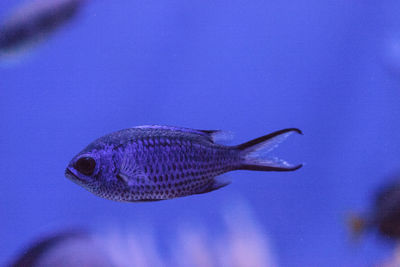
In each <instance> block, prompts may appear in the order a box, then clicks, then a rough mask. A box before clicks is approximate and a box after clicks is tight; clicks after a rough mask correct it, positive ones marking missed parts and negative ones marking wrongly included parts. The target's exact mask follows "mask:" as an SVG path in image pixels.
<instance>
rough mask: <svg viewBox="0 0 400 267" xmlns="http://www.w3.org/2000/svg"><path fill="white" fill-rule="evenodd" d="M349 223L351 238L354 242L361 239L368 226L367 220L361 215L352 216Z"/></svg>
mask: <svg viewBox="0 0 400 267" xmlns="http://www.w3.org/2000/svg"><path fill="white" fill-rule="evenodd" d="M347 223H348V226H349V229H350V234H351V238H352V239H353V240H358V239H360V237H361V235H362V233H363V232H364V231H365V229H366V226H367V223H366V220H365V219H364V218H363V217H362V216H360V215H359V214H350V215H349V218H348V220H347Z"/></svg>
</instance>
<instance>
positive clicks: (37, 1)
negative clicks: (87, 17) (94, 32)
mask: <svg viewBox="0 0 400 267" xmlns="http://www.w3.org/2000/svg"><path fill="white" fill-rule="evenodd" d="M86 2H87V0H32V1H31V2H27V3H26V4H25V5H23V6H21V7H19V8H18V9H17V10H16V11H15V12H14V13H13V14H12V15H10V16H9V17H8V19H6V20H5V21H4V22H3V23H2V24H0V57H1V58H10V57H12V56H14V55H16V54H21V52H23V51H25V50H27V48H29V47H31V46H34V45H36V44H37V43H39V42H42V41H44V40H46V39H47V38H48V37H50V36H51V35H52V34H54V33H55V32H57V31H58V30H59V29H61V28H62V27H63V26H64V25H65V24H67V23H69V22H70V21H71V20H73V19H74V18H75V17H76V16H77V14H78V13H79V11H80V10H81V8H82V7H83V6H84V4H85V3H86Z"/></svg>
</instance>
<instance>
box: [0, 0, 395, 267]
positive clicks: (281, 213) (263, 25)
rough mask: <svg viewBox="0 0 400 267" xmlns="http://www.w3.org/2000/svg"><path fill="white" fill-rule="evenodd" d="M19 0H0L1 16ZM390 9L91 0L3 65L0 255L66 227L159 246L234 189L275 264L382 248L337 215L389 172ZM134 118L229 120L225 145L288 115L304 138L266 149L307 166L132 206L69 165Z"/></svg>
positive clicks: (321, 262) (367, 259)
mask: <svg viewBox="0 0 400 267" xmlns="http://www.w3.org/2000/svg"><path fill="white" fill-rule="evenodd" d="M128 2H129V3H128ZM16 4H17V3H16V2H14V1H1V2H0V11H1V14H0V16H1V17H4V16H6V15H7V14H8V13H9V11H10V9H12V8H13V7H15V5H16ZM399 12H400V3H399V2H398V1H394V0H393V1H390V0H388V1H362V2H360V1H358V2H354V1H348V0H338V1H334V2H332V1H331V2H326V1H317V0H312V1H308V2H307V4H305V3H300V2H293V1H217V2H216V1H198V2H197V1H175V0H169V1H165V2H160V1H151V0H148V1H122V2H121V1H93V2H92V3H90V5H88V6H86V8H85V9H84V10H83V12H82V13H81V14H80V16H79V17H78V18H77V19H76V20H75V21H73V22H72V23H71V24H69V25H68V26H67V27H65V28H64V29H63V30H61V31H60V32H58V33H57V34H55V35H54V36H53V37H52V38H50V40H48V41H46V42H44V43H43V44H41V45H40V46H38V47H37V48H36V49H34V50H32V51H31V52H30V54H29V55H28V56H26V57H24V58H21V59H20V62H19V63H18V64H13V65H10V66H9V65H4V66H1V68H0V116H1V117H0V125H1V133H0V150H1V160H0V188H1V194H0V237H1V241H0V264H1V263H4V262H8V261H9V260H10V259H11V258H12V257H13V256H14V255H15V254H16V253H17V252H19V251H20V249H21V248H22V247H24V246H25V245H26V244H27V243H29V242H30V241H31V240H32V239H34V238H36V237H38V236H39V235H40V234H42V233H46V232H47V231H50V230H54V229H62V228H63V227H65V226H68V225H79V226H85V227H88V228H101V227H106V226H109V225H117V226H121V227H131V225H133V226H135V225H152V226H153V227H154V228H155V229H157V232H158V233H159V235H158V236H159V237H160V243H163V244H165V245H164V247H167V245H168V241H169V240H170V239H173V238H174V237H173V236H171V235H168V233H170V232H171V231H172V230H171V229H174V227H175V226H176V225H178V224H179V222H181V221H183V220H189V221H190V220H192V221H201V222H203V223H204V224H206V225H208V226H209V227H210V228H211V229H212V231H215V232H218V231H222V230H223V229H222V227H223V226H221V224H218V223H217V224H213V222H214V221H215V220H217V217H218V214H219V213H220V212H221V209H223V207H224V206H226V205H228V206H229V203H233V202H234V201H236V200H237V198H240V199H244V200H245V201H246V202H247V203H248V205H250V206H251V207H252V209H253V212H254V214H255V216H256V217H257V218H258V220H259V222H260V223H261V225H262V227H263V228H264V230H265V232H266V233H268V236H269V238H270V239H271V242H272V243H273V245H274V247H275V252H276V257H277V258H278V261H279V263H280V265H281V266H367V265H371V264H373V263H376V262H379V261H381V260H382V259H385V258H386V257H388V256H389V255H390V253H391V250H392V246H391V245H390V243H388V242H385V240H381V239H379V238H377V237H375V236H374V235H373V234H372V235H368V236H366V237H365V238H364V239H363V240H362V241H361V242H360V244H358V245H356V246H354V245H353V244H351V242H350V241H349V234H348V229H347V228H346V216H347V214H348V213H349V212H352V211H356V212H357V211H361V212H362V211H366V210H367V209H368V207H369V204H370V201H371V197H372V194H373V192H374V190H376V188H377V186H379V185H381V184H382V183H383V182H384V181H385V179H386V177H387V175H390V174H391V173H393V172H395V171H398V170H399V169H400V164H399V158H400V141H399V138H398V133H399V131H400V124H399V115H400V105H399V100H400V90H399V77H400V62H399V61H400V57H397V58H396V55H395V54H393V53H394V52H393V51H395V49H392V48H393V46H396V40H397V41H399V40H400V39H396V38H398V37H399V36H400V35H399V33H400V22H399V21H398V16H397V15H398V14H399ZM397 45H399V44H397ZM397 56H398V55H397ZM143 124H165V125H176V126H185V127H192V128H198V129H224V130H229V131H232V132H233V133H234V136H235V138H234V140H233V141H232V142H233V143H241V142H244V141H247V140H249V139H252V138H255V137H258V136H261V135H264V134H267V133H269V132H271V131H274V130H278V129H281V128H286V127H298V128H300V129H302V130H303V132H304V133H305V135H304V136H292V137H291V138H290V140H288V141H287V142H286V143H285V144H283V145H282V146H281V147H280V148H279V150H278V151H277V153H278V154H279V156H280V157H283V158H285V159H288V160H289V161H291V162H293V163H299V162H304V163H305V166H304V167H303V168H302V169H301V170H299V171H296V172H291V173H262V172H246V171H240V172H234V173H231V174H229V175H228V177H229V179H231V180H232V181H233V182H232V184H231V185H230V186H228V187H226V188H224V189H221V190H218V191H215V192H212V193H209V194H205V195H198V196H193V197H186V198H180V199H175V200H170V201H161V202H155V203H137V204H134V203H117V202H112V201H109V200H105V199H101V198H98V197H96V196H94V195H92V194H91V193H89V192H87V191H86V190H84V189H83V188H81V187H79V186H77V185H76V184H74V183H72V182H71V181H69V180H68V179H66V178H65V177H64V169H65V167H66V165H67V163H68V161H69V160H70V159H71V158H72V157H73V156H74V155H75V154H76V153H77V152H79V151H80V149H82V148H83V147H84V146H86V145H87V144H88V143H90V142H91V141H93V140H94V139H95V138H97V137H100V136H102V135H104V134H107V133H110V132H112V131H115V130H119V129H123V128H128V127H131V126H136V125H143Z"/></svg>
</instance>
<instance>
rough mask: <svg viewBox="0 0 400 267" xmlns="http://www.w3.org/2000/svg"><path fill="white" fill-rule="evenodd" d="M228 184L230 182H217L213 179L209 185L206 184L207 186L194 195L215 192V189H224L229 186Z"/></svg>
mask: <svg viewBox="0 0 400 267" xmlns="http://www.w3.org/2000/svg"><path fill="white" fill-rule="evenodd" d="M230 183H231V182H230V181H219V180H216V179H214V180H213V181H212V182H211V183H210V184H208V185H207V186H205V187H203V188H202V189H201V190H199V191H198V192H197V193H196V194H204V193H209V192H211V191H215V190H217V189H220V188H222V187H225V186H227V185H229V184H230Z"/></svg>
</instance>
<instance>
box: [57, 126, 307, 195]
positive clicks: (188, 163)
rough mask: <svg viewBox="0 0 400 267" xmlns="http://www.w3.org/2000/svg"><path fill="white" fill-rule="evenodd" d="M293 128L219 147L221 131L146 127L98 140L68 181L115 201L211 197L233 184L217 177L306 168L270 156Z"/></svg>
mask: <svg viewBox="0 0 400 267" xmlns="http://www.w3.org/2000/svg"><path fill="white" fill-rule="evenodd" d="M292 133H298V134H302V132H301V131H300V130H299V129H297V128H288V129H283V130H280V131H276V132H273V133H270V134H268V135H264V136H262V137H259V138H257V139H254V140H251V141H248V142H246V143H243V144H240V145H236V146H226V145H222V144H218V143H216V142H215V140H216V138H217V136H218V135H220V134H223V132H222V131H219V130H195V129H189V128H182V127H171V126H160V125H147V126H146V125H145V126H137V127H133V128H129V129H124V130H120V131H117V132H114V133H111V134H108V135H105V136H103V137H100V138H99V139H97V140H95V141H94V142H92V143H91V144H89V145H88V146H87V147H86V148H84V149H83V150H82V151H81V152H80V153H78V154H77V155H76V156H75V157H74V158H73V159H72V160H71V161H70V162H69V164H68V166H67V168H66V170H65V176H66V177H67V178H69V179H70V180H72V181H73V182H75V183H76V184H78V185H80V186H82V187H84V188H85V189H87V190H88V191H89V192H92V193H93V194H95V195H97V196H99V197H103V198H106V199H109V200H114V201H124V202H145V201H158V200H166V199H172V198H177V197H184V196H189V195H195V194H204V193H208V192H211V191H214V190H217V189H220V188H222V187H225V186H227V185H228V184H230V182H229V181H223V180H222V179H218V178H217V176H219V175H221V174H223V173H226V172H230V171H234V170H253V171H295V170H297V169H299V168H300V167H302V164H299V165H292V164H289V163H288V162H286V161H284V160H281V159H278V158H272V157H268V155H267V154H269V152H270V151H271V150H273V149H274V148H275V147H276V146H277V145H278V144H279V143H280V142H282V141H283V140H285V139H286V138H287V137H288V136H289V135H291V134H292Z"/></svg>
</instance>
